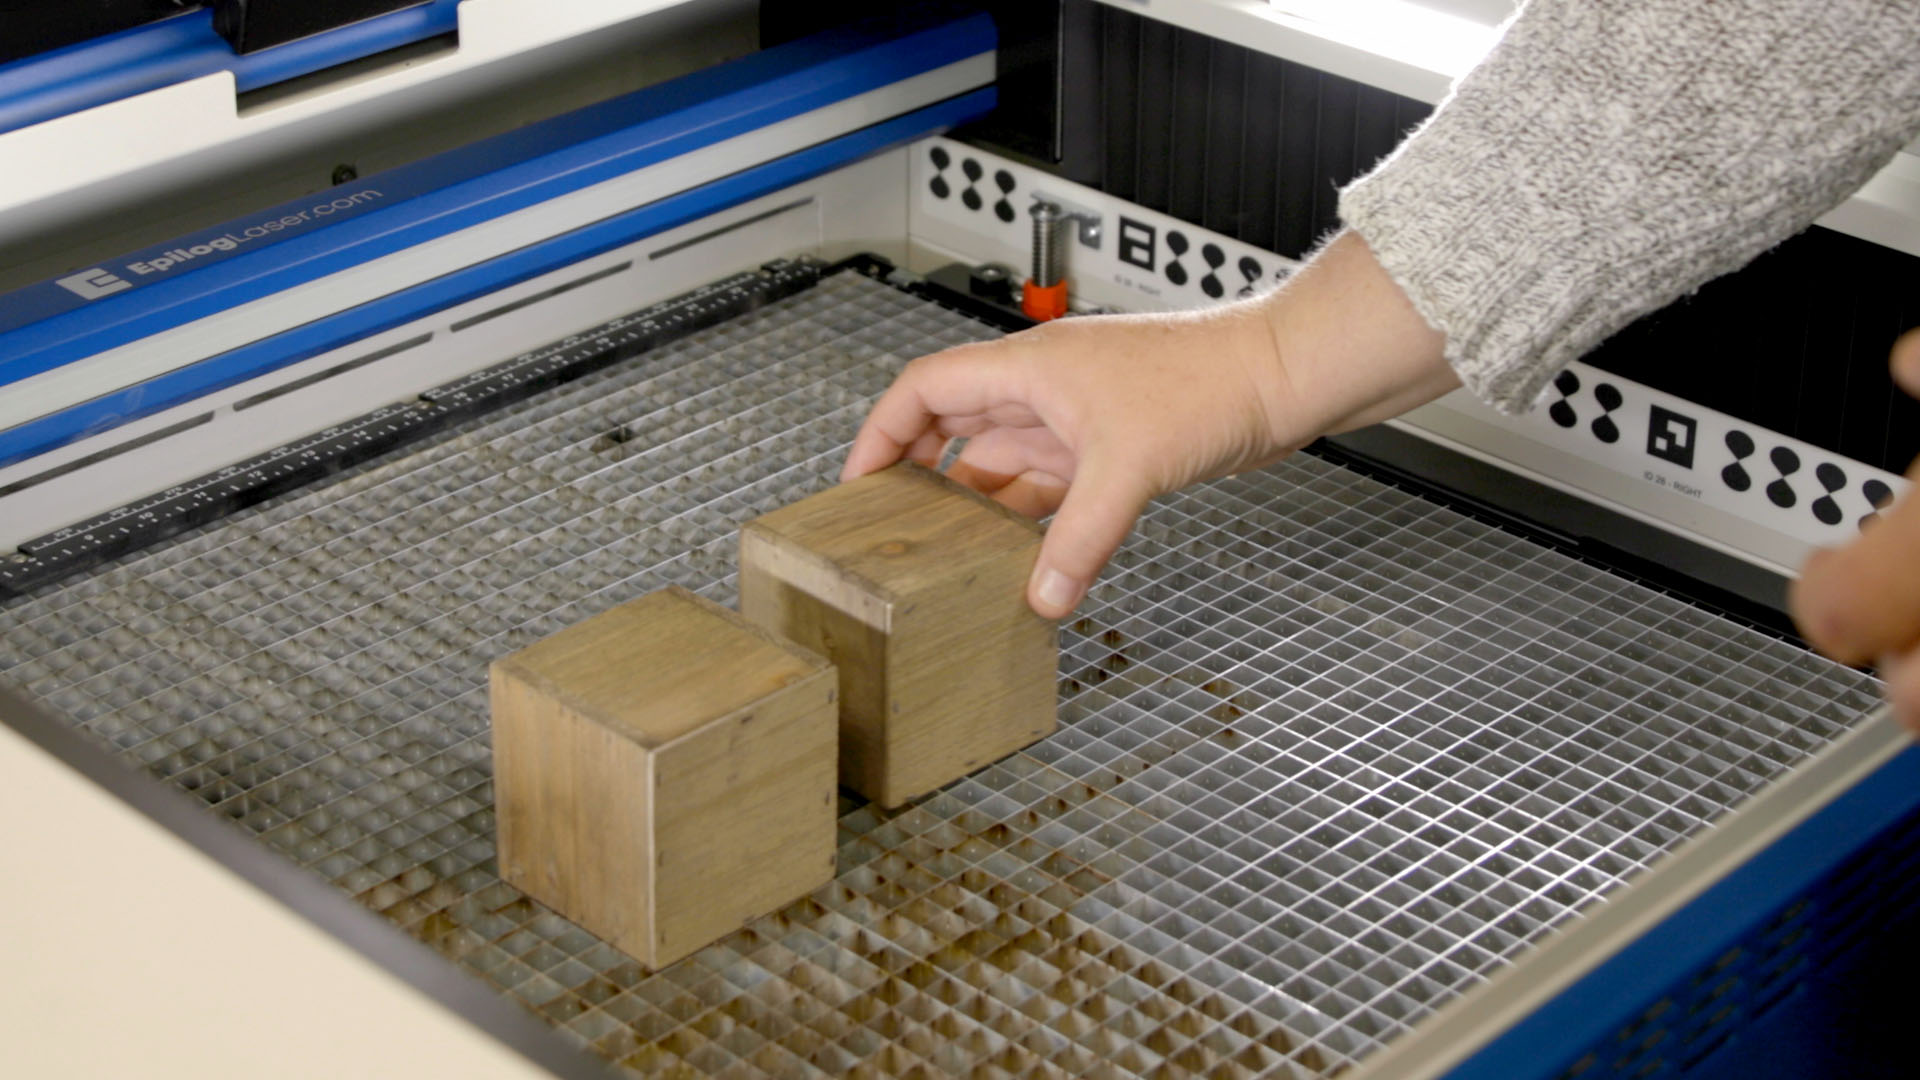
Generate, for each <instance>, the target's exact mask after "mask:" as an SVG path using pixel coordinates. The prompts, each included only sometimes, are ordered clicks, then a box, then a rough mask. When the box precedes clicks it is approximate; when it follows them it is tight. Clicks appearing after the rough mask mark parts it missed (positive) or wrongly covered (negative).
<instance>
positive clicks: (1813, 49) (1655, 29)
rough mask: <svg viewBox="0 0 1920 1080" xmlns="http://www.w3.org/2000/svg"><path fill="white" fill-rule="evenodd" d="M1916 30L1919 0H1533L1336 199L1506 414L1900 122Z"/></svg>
mask: <svg viewBox="0 0 1920 1080" xmlns="http://www.w3.org/2000/svg"><path fill="white" fill-rule="evenodd" d="M1916 43H1920V0H1772V2H1767V3H1760V2H1744V3H1736V2H1731V0H1729V2H1726V3H1710V4H1703V3H1700V2H1699V0H1532V2H1531V3H1529V4H1528V6H1527V7H1526V8H1525V9H1524V10H1523V12H1522V13H1521V15H1520V16H1519V17H1518V18H1517V19H1516V20H1515V22H1514V23H1513V25H1512V26H1511V27H1510V28H1509V30H1508V32H1507V34H1506V36H1505V37H1504V38H1503V40H1502V41H1501V42H1500V44H1499V45H1498V46H1497V47H1496V48H1495V50H1494V51H1493V52H1492V53H1491V54H1490V55H1489V56H1488V57H1487V59H1486V60H1485V61H1484V62H1483V63H1482V64H1481V65H1480V67H1478V68H1476V69H1475V70H1474V71H1473V72H1471V73H1469V74H1468V75H1467V76H1466V77H1465V78H1464V79H1463V80H1462V81H1461V83H1460V84H1459V85H1458V86H1457V87H1456V88H1455V90H1454V92H1453V94H1452V95H1451V96H1450V97H1449V99H1448V100H1447V101H1446V102H1444V103H1443V104H1442V105H1441V107H1440V109H1439V110H1438V111H1437V112H1436V113H1435V115H1434V116H1433V118H1432V119H1431V120H1430V121H1429V122H1428V124H1427V125H1426V126H1425V127H1423V128H1422V129H1421V130H1420V131H1419V132H1417V133H1415V134H1414V135H1413V136H1412V137H1410V138H1409V139H1408V140H1407V141H1406V142H1405V143H1404V144H1403V145H1402V146H1401V148H1400V149H1399V150H1398V151H1396V152H1395V154H1394V155H1393V157H1391V158H1389V159H1388V160H1387V161H1386V162H1385V163H1384V164H1383V165H1382V166H1381V167H1380V168H1379V169H1378V170H1376V171H1375V172H1374V173H1373V174H1371V175H1370V176H1368V177H1366V178H1364V179H1362V180H1360V181H1358V182H1357V183H1355V184H1354V185H1353V186H1351V187H1349V188H1348V189H1347V190H1346V191H1345V192H1343V193H1342V196H1341V216H1342V218H1343V220H1345V221H1346V223H1347V224H1348V225H1349V226H1351V227H1352V228H1354V229H1356V230H1358V231H1359V232H1360V233H1361V234H1363V235H1364V236H1365V237H1366V238H1367V241H1368V243H1369V244H1370V245H1371V246H1372V248H1373V250H1374V251H1375V252H1377V253H1378V255H1379V258H1380V262H1381V263H1382V265H1383V266H1384V267H1385V268H1386V270H1387V271H1388V272H1389V273H1390V274H1391V276H1392V278H1393V280H1395V281H1396V282H1398V283H1399V284H1400V285H1401V286H1402V287H1403V288H1404V289H1405V291H1406V293H1407V294H1408V296H1409V297H1410V298H1411V300H1412V302H1413V305H1414V307H1415V309H1416V310H1418V311H1419V312H1420V313H1421V314H1422V315H1423V316H1424V317H1425V319H1426V320H1427V321H1428V322H1429V323H1431V324H1432V325H1433V326H1434V327H1436V328H1437V329H1438V330H1439V331H1440V332H1441V333H1443V334H1444V335H1445V339H1446V346H1445V355H1446V357H1447V359H1448V361H1449V362H1450V363H1452V365H1453V366H1454V367H1455V369H1456V370H1457V371H1458V372H1459V373H1460V374H1461V376H1462V377H1463V379H1464V380H1465V382H1466V383H1467V385H1468V386H1469V387H1470V388H1472V389H1473V390H1474V391H1475V393H1477V394H1479V395H1481V396H1482V397H1483V398H1486V399H1487V400H1489V401H1491V402H1492V403H1493V404H1495V405H1497V406H1498V407H1500V408H1502V409H1504V410H1507V411H1510V412H1512V411H1519V410H1521V409H1524V408H1526V407H1528V406H1529V405H1530V404H1531V403H1532V402H1533V400H1534V399H1535V398H1536V397H1537V396H1538V394H1539V392H1540V390H1541V389H1542V388H1543V387H1544V386H1545V384H1546V382H1547V381H1548V380H1549V379H1550V378H1551V377H1552V375H1553V373H1554V372H1555V371H1557V370H1558V369H1559V368H1560V367H1562V366H1564V365H1565V364H1566V362H1568V361H1570V360H1573V359H1575V358H1577V357H1578V356H1580V355H1582V354H1583V353H1585V352H1587V351H1588V350H1590V349H1592V348H1593V347H1594V346H1595V345H1597V344H1598V343H1599V342H1600V341H1602V340H1603V339H1605V338H1606V337H1607V336H1608V335H1610V334H1612V333H1613V332H1614V331H1615V330H1617V329H1619V328H1620V327H1622V326H1624V325H1625V324H1626V323H1628V322H1630V321H1632V320H1633V319H1635V318H1637V317H1639V316H1640V315H1641V314H1644V313H1646V312H1648V311H1651V310H1653V309H1655V308H1658V307H1661V306H1663V305H1665V304H1667V303H1669V302H1671V301H1672V300H1674V299H1676V298H1677V297H1679V296H1681V295H1683V294H1685V293H1687V292H1689V291H1691V290H1692V289H1694V288H1697V287H1698V286H1699V285H1701V284H1702V283H1704V282H1705V281H1707V280H1708V279H1710V278H1713V277H1716V276H1718V275H1720V274H1723V273H1727V272H1728V271H1731V270H1733V269H1736V268H1738V267H1739V266H1741V265H1744V264H1745V263H1746V262H1747V261H1749V260H1751V259H1752V258H1753V257H1754V256H1755V255H1758V254H1759V253H1760V252H1762V251H1764V250H1766V249H1767V248H1769V247H1771V246H1773V245H1774V244H1777V243H1779V242H1780V241H1781V240H1783V239H1785V238H1786V237H1788V236H1790V235H1792V234H1793V233H1795V232H1797V231H1799V230H1800V229H1802V228H1804V227H1805V226H1806V225H1807V224H1808V223H1809V222H1811V221H1812V220H1813V219H1814V218H1815V217H1816V216H1818V215H1819V214H1821V213H1823V212H1824V211H1825V210H1827V209H1828V208H1830V207H1831V206H1833V205H1834V204H1836V203H1837V202H1839V201H1840V200H1841V199H1843V198H1845V197H1846V196H1847V195H1848V194H1850V193H1851V192H1852V191H1853V190H1855V189H1856V188H1858V187H1859V185H1860V184H1862V183H1864V182H1865V181H1866V179H1867V178H1868V177H1869V176H1871V175H1872V174H1873V173H1874V172H1875V171H1876V170H1878V169H1879V168H1880V167H1881V166H1882V165H1883V164H1884V163H1885V162H1886V161H1887V160H1889V159H1890V158H1891V157H1892V155H1893V154H1894V153H1895V152H1896V151H1897V150H1898V149H1899V147H1900V146H1901V145H1903V144H1904V143H1905V142H1907V141H1908V140H1910V139H1911V138H1913V136H1914V135H1915V134H1916V133H1920V62H1916V59H1920V50H1917V48H1916Z"/></svg>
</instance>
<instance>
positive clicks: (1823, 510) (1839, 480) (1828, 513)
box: [1813, 461, 1847, 525]
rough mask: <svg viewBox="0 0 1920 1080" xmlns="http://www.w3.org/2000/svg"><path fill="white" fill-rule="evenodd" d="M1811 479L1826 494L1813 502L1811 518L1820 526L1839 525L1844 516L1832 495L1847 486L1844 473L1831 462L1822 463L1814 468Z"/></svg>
mask: <svg viewBox="0 0 1920 1080" xmlns="http://www.w3.org/2000/svg"><path fill="white" fill-rule="evenodd" d="M1813 478H1814V479H1815V480H1817V481H1819V482H1820V486H1821V487H1823V488H1825V489H1826V492H1827V493H1826V494H1825V495H1822V496H1820V497H1819V498H1817V499H1815V500H1813V516H1814V517H1815V518H1818V519H1819V521H1820V523H1821V524H1822V525H1838V524H1840V522H1841V520H1842V519H1843V518H1845V517H1846V514H1844V513H1842V512H1841V510H1840V504H1839V503H1837V502H1835V501H1834V499H1833V494H1834V492H1836V491H1839V490H1840V489H1841V488H1844V487H1846V486H1847V474H1846V472H1845V471H1844V470H1842V469H1841V468H1840V466H1838V465H1835V464H1834V463H1833V462H1831V461H1823V462H1821V463H1820V464H1818V465H1816V466H1814V469H1813Z"/></svg>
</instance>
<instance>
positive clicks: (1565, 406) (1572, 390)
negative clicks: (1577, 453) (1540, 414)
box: [1547, 371, 1580, 428]
mask: <svg viewBox="0 0 1920 1080" xmlns="http://www.w3.org/2000/svg"><path fill="white" fill-rule="evenodd" d="M1553 388H1554V389H1555V390H1558V391H1559V392H1560V400H1558V401H1556V402H1554V403H1553V404H1551V405H1549V406H1547V416H1548V417H1549V418H1551V419H1552V420H1553V422H1554V423H1556V424H1559V425H1560V426H1561V427H1563V428H1570V427H1572V426H1573V425H1575V424H1577V423H1579V422H1580V414H1579V413H1576V412H1574V411H1573V404H1572V403H1571V402H1569V401H1568V400H1567V399H1568V398H1570V397H1572V396H1573V395H1575V394H1577V393H1579V392H1580V376H1578V375H1575V374H1574V373H1573V372H1571V371H1562V372H1561V373H1560V374H1558V375H1555V376H1554V377H1553Z"/></svg>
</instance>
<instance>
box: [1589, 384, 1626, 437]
mask: <svg viewBox="0 0 1920 1080" xmlns="http://www.w3.org/2000/svg"><path fill="white" fill-rule="evenodd" d="M1593 400H1594V401H1596V402H1598V403H1599V405H1600V408H1601V413H1600V415H1599V416H1597V417H1595V418H1594V421H1593V425H1592V427H1593V437H1594V438H1596V439H1599V440H1600V441H1601V442H1603V443H1617V442H1619V441H1620V425H1618V424H1616V423H1614V422H1613V415H1612V414H1613V411H1614V410H1615V409H1618V408H1619V407H1620V406H1621V404H1622V403H1623V402H1624V401H1625V400H1626V399H1625V398H1623V397H1621V396H1620V388H1619V387H1617V386H1614V385H1613V384H1612V383H1601V384H1599V385H1598V386H1595V387H1594V388H1593Z"/></svg>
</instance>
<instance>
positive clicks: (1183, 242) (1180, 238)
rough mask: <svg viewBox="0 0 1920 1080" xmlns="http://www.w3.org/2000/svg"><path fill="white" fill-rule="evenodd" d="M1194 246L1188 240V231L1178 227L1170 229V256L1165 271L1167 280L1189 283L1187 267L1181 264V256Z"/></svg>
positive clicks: (1168, 241) (1183, 283) (1168, 249)
mask: <svg viewBox="0 0 1920 1080" xmlns="http://www.w3.org/2000/svg"><path fill="white" fill-rule="evenodd" d="M1192 246H1193V245H1192V243H1191V242H1190V241H1188V240H1187V234H1186V233H1183V232H1181V231H1180V230H1178V229H1170V230H1168V232H1167V254H1168V256H1169V258H1168V259H1167V268H1166V271H1165V273H1166V275H1167V280H1168V281H1171V282H1173V283H1174V284H1175V285H1185V284H1186V283H1187V268H1186V267H1185V266H1182V265H1181V263H1180V256H1182V255H1185V254H1186V253H1187V250H1188V249H1189V248H1191V247H1192Z"/></svg>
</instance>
